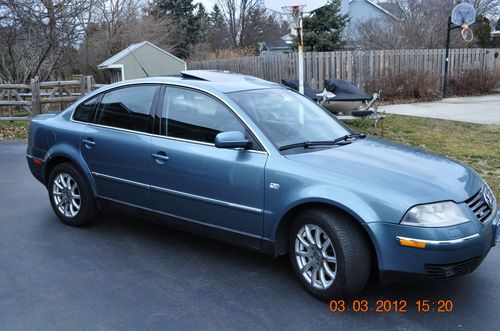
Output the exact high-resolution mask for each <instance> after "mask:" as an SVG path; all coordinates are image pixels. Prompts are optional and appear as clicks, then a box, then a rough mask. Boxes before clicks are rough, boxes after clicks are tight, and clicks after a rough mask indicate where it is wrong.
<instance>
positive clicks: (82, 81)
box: [78, 75, 87, 97]
mask: <svg viewBox="0 0 500 331" xmlns="http://www.w3.org/2000/svg"><path fill="white" fill-rule="evenodd" d="M78 80H79V81H80V97H83V96H84V95H85V94H87V81H86V79H85V76H84V75H80V76H79V77H78Z"/></svg>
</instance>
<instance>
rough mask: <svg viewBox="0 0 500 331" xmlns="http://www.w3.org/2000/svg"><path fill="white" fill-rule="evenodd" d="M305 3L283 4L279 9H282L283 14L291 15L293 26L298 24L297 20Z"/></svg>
mask: <svg viewBox="0 0 500 331" xmlns="http://www.w3.org/2000/svg"><path fill="white" fill-rule="evenodd" d="M305 6H306V5H290V6H283V7H281V9H282V10H283V13H284V14H285V15H289V16H292V17H293V20H294V22H293V24H294V27H298V26H299V20H300V14H301V13H303V12H304V10H303V9H304V7H305Z"/></svg>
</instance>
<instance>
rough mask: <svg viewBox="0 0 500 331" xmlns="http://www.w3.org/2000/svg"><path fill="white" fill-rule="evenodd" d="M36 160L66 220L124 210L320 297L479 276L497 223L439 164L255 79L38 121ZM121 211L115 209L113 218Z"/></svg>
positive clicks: (117, 92) (451, 170)
mask: <svg viewBox="0 0 500 331" xmlns="http://www.w3.org/2000/svg"><path fill="white" fill-rule="evenodd" d="M27 161H28V164H29V167H30V170H31V172H32V174H33V175H34V177H35V178H37V179H38V180H39V181H40V182H41V183H42V184H43V185H45V186H46V187H47V190H48V194H49V200H50V203H51V205H52V208H53V209H54V212H55V213H56V215H57V216H58V217H59V218H60V219H61V220H62V221H63V222H64V223H65V224H68V225H72V226H82V225H86V224H88V223H89V222H91V221H92V220H94V219H96V216H97V214H98V213H99V212H101V211H110V210H118V211H125V212H127V213H130V214H133V215H136V216H141V217H143V218H146V219H150V220H154V221H158V222H162V223H165V224H168V225H170V226H173V227H176V228H179V229H183V230H186V231H191V232H195V233H199V234H202V235H205V236H210V237H213V238H216V239H219V240H223V241H226V242H230V243H233V244H236V245H239V246H244V247H247V248H250V249H254V250H258V251H261V252H264V253H267V254H270V255H273V256H279V255H284V254H288V255H289V257H290V262H291V265H292V268H293V270H294V272H295V273H296V274H297V276H298V278H299V279H300V281H301V282H302V284H303V285H304V287H305V288H306V289H307V290H308V291H309V292H310V293H312V294H313V295H314V296H316V297H318V298H320V299H323V300H329V299H331V298H338V297H342V296H347V295H353V294H355V293H357V292H359V291H361V290H362V289H363V288H364V287H365V285H366V283H367V281H368V279H369V277H370V275H371V274H373V273H376V274H377V275H378V277H379V279H380V280H381V281H382V282H390V281H393V280H398V281H399V280H407V279H409V278H410V277H412V278H413V277H416V278H424V279H432V280H444V279H450V278H454V277H457V276H461V275H464V274H467V273H469V272H471V271H473V270H474V269H475V268H476V267H477V266H478V265H479V264H480V263H481V261H482V260H483V259H484V257H485V256H486V255H487V254H488V252H489V250H490V248H491V247H492V246H494V245H495V242H496V238H497V236H498V232H500V231H497V227H498V223H499V220H500V212H499V211H498V209H497V203H496V200H495V196H494V194H493V193H492V191H491V190H490V188H489V187H488V185H487V184H486V182H485V181H484V180H483V179H482V178H481V177H480V176H479V175H478V174H477V173H476V172H475V171H474V170H472V169H471V168H469V167H467V166H465V165H462V164H460V163H458V162H456V161H454V160H451V159H448V158H446V157H443V156H439V155H436V154H432V153H429V152H426V151H422V150H418V149H413V148H410V147H407V146H404V145H400V144H396V143H393V142H390V141H384V140H378V139H375V138H370V137H366V136H365V135H364V134H360V133H355V132H353V131H352V130H351V129H350V128H348V127H347V126H346V125H344V124H343V123H342V122H340V121H338V120H337V119H336V118H335V117H334V116H333V115H331V114H330V113H328V112H327V111H325V110H324V109H323V108H321V107H320V106H318V105H317V104H316V103H314V102H312V101H311V100H309V99H307V98H306V97H303V96H302V95H300V94H298V93H296V92H294V91H292V90H289V89H287V88H285V87H283V86H280V85H278V84H274V83H271V82H268V81H264V80H260V79H257V78H255V77H250V76H244V75H237V74H231V73H222V72H212V71H186V72H183V74H182V76H180V77H162V78H147V79H141V80H134V81H125V82H120V83H117V84H113V85H109V86H106V87H104V88H101V89H99V90H97V91H95V92H94V93H92V94H89V95H87V96H85V97H84V98H82V99H81V100H79V101H78V102H76V103H75V104H73V105H72V106H70V107H69V108H68V109H66V110H65V111H63V112H62V113H59V114H44V115H39V116H36V117H34V118H33V120H32V122H31V125H30V130H29V140H28V150H27ZM116 207H118V208H116Z"/></svg>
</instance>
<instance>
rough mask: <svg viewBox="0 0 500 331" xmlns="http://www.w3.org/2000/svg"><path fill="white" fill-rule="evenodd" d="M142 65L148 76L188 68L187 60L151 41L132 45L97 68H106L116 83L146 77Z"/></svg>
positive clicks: (161, 74)
mask: <svg viewBox="0 0 500 331" xmlns="http://www.w3.org/2000/svg"><path fill="white" fill-rule="evenodd" d="M141 65H142V67H143V68H144V70H146V72H147V73H148V76H168V75H178V74H179V73H180V72H181V71H183V70H186V69H187V68H186V62H184V61H182V60H181V59H179V58H178V57H176V56H174V55H172V54H170V53H169V52H167V51H165V50H163V49H161V48H160V47H158V46H156V45H154V44H152V43H150V42H149V41H143V42H140V43H137V44H132V45H130V46H129V47H127V48H125V49H124V50H122V51H121V52H119V53H117V54H115V55H113V56H112V57H110V58H109V59H107V60H106V61H104V62H103V63H101V64H99V65H98V66H97V69H99V70H106V71H107V72H108V73H109V74H110V77H111V82H112V83H115V82H119V81H122V80H128V79H135V78H143V77H146V74H145V73H144V71H143V70H142V68H141Z"/></svg>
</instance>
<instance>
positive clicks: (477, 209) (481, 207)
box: [465, 186, 493, 222]
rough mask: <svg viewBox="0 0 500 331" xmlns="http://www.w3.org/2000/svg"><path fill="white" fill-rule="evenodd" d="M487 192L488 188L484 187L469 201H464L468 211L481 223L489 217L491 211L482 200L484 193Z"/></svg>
mask: <svg viewBox="0 0 500 331" xmlns="http://www.w3.org/2000/svg"><path fill="white" fill-rule="evenodd" d="M483 190H489V189H488V187H486V186H485V187H484V188H483V189H482V190H480V191H479V192H477V193H476V194H474V195H473V196H472V197H470V198H469V199H467V200H465V203H466V204H467V206H469V208H470V210H472V212H473V213H474V214H475V215H476V217H477V219H478V220H479V221H481V222H484V221H486V220H487V219H488V217H489V216H490V215H491V213H492V212H493V210H492V209H491V207H490V206H489V205H488V203H487V202H486V200H485V198H484V193H483V192H484V191H483Z"/></svg>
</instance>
